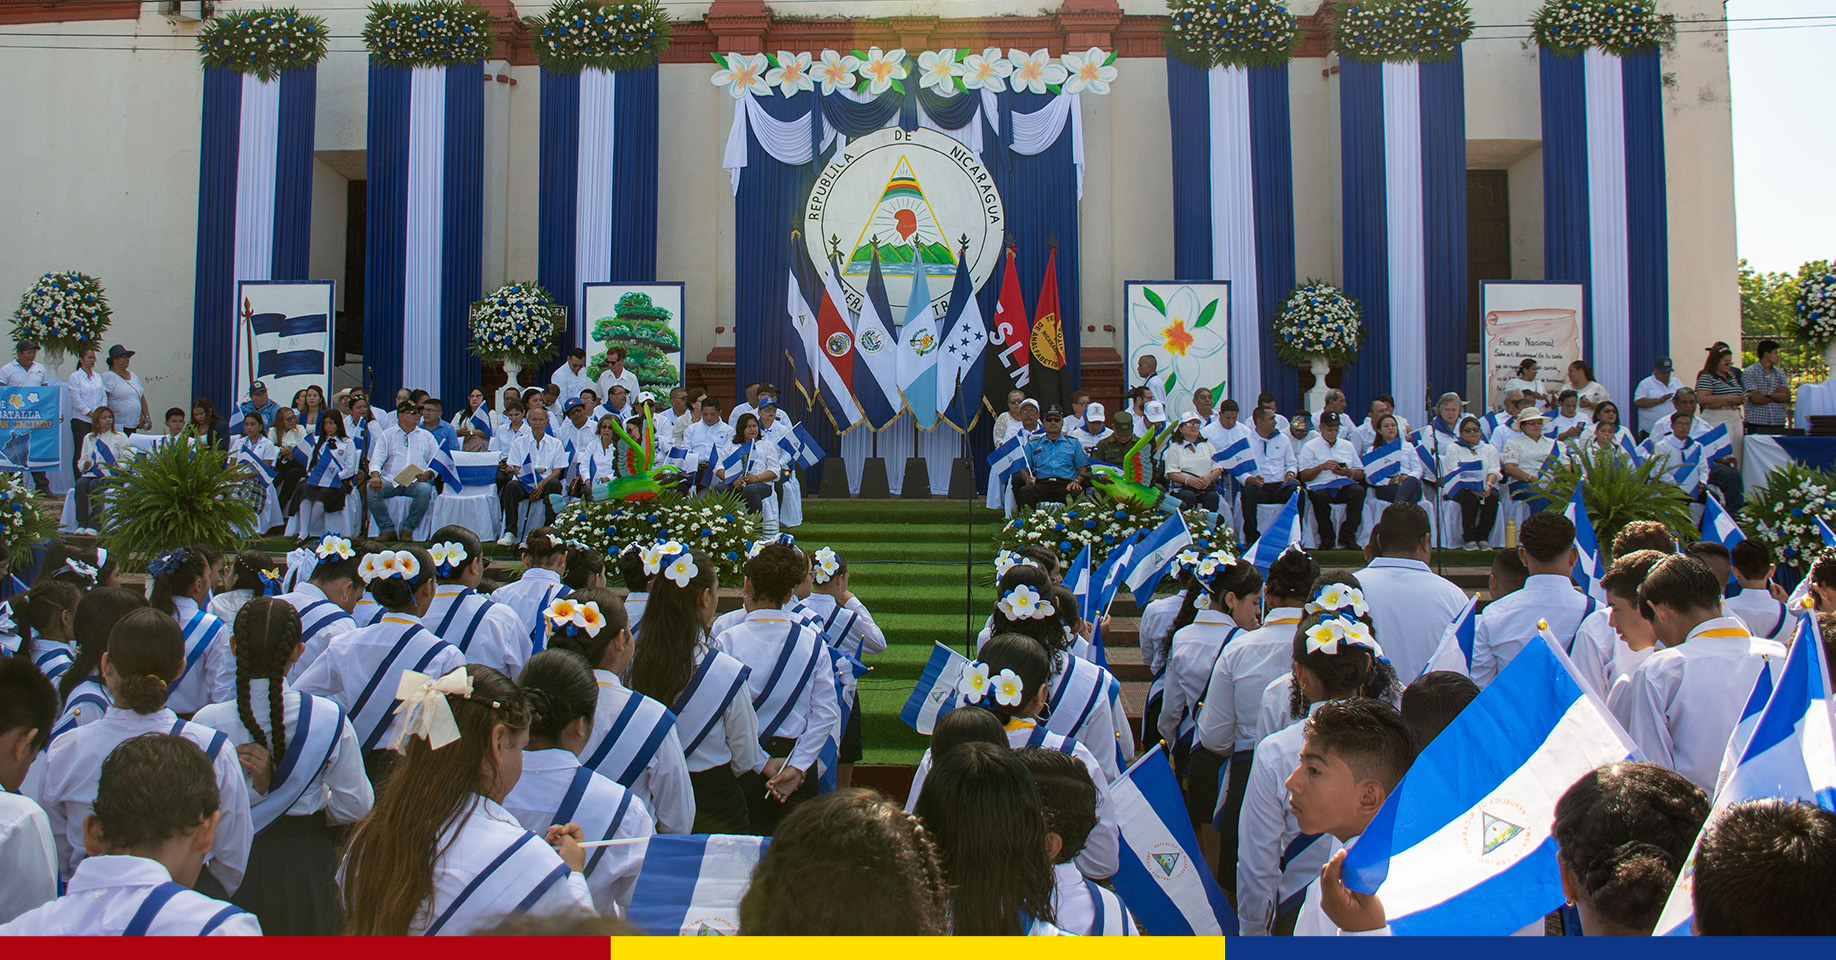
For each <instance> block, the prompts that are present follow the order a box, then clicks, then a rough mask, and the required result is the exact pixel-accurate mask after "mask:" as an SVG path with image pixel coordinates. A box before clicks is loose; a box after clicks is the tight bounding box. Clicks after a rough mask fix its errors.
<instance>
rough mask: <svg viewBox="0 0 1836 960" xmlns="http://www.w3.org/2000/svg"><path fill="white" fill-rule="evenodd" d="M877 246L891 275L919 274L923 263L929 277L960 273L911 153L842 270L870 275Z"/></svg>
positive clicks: (896, 170) (890, 181) (891, 179)
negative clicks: (914, 168)
mask: <svg viewBox="0 0 1836 960" xmlns="http://www.w3.org/2000/svg"><path fill="white" fill-rule="evenodd" d="M876 245H877V246H878V247H879V248H880V271H881V273H883V274H884V275H885V276H888V277H909V276H913V275H914V274H915V273H916V271H917V270H918V268H919V266H922V267H923V269H924V274H925V276H927V277H947V276H950V275H952V274H953V273H954V272H955V271H956V253H955V252H954V251H953V250H951V249H950V244H949V242H948V241H947V240H946V239H945V238H944V234H943V229H942V228H941V227H939V226H938V224H937V216H936V215H935V214H934V213H933V212H932V211H931V201H930V200H929V199H928V198H927V197H925V195H924V186H923V185H922V184H920V183H919V182H918V177H917V176H916V175H915V174H913V173H912V165H911V162H910V161H909V160H907V159H906V158H905V157H900V158H899V163H898V165H897V166H895V167H894V168H893V172H892V176H890V177H888V178H887V180H886V187H885V189H883V190H881V191H880V199H879V201H878V202H876V203H875V204H874V205H873V213H872V214H870V215H869V216H868V217H867V223H866V224H865V225H864V226H862V227H861V235H860V238H859V239H857V240H856V241H855V242H854V250H853V251H852V252H851V253H850V254H849V256H848V264H847V266H846V268H845V269H843V271H842V274H843V275H844V276H850V277H864V276H867V271H868V266H869V263H870V261H871V259H872V256H873V248H874V247H875V246H876Z"/></svg>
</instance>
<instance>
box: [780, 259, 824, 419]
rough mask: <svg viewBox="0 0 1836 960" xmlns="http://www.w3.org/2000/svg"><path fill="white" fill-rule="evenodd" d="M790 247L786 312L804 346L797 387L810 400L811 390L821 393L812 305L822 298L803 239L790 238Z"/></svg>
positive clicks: (818, 337) (818, 346) (818, 341)
mask: <svg viewBox="0 0 1836 960" xmlns="http://www.w3.org/2000/svg"><path fill="white" fill-rule="evenodd" d="M790 245H791V251H790V261H791V265H790V280H789V282H787V283H785V285H784V290H785V298H786V303H785V312H786V314H787V315H788V316H789V317H790V325H791V329H793V330H795V331H797V340H798V342H800V343H801V344H802V345H803V366H802V368H801V369H799V370H798V371H797V374H796V376H797V379H798V381H799V382H798V384H797V387H798V389H800V390H802V391H803V399H805V400H809V399H810V393H811V391H812V390H816V389H821V384H820V379H819V378H820V376H821V370H822V367H821V364H822V332H821V330H820V329H819V328H818V326H817V324H816V307H815V304H817V303H821V302H822V301H821V300H820V299H818V298H819V297H821V296H822V287H821V285H820V282H819V281H818V280H817V279H816V270H815V267H814V266H812V265H811V263H810V258H809V257H807V256H804V255H803V241H802V239H801V238H800V237H798V236H796V235H795V234H793V235H792V236H791V241H790ZM805 377H808V378H809V381H810V385H809V386H808V387H805V386H804V385H803V383H802V382H801V381H802V380H803V379H804V378H805Z"/></svg>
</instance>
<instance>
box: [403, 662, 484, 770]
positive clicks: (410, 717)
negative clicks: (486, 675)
mask: <svg viewBox="0 0 1836 960" xmlns="http://www.w3.org/2000/svg"><path fill="white" fill-rule="evenodd" d="M455 695H457V696H461V697H469V696H471V695H472V675H471V674H469V673H467V672H466V670H465V668H464V667H454V668H453V669H452V670H451V671H450V672H448V673H447V674H446V676H444V677H440V678H438V679H435V678H433V677H430V676H428V675H427V674H425V673H420V672H418V671H414V670H403V671H402V680H401V683H399V684H397V685H396V688H395V699H396V700H398V701H400V702H398V703H397V704H396V705H395V714H396V716H398V717H401V718H402V724H401V726H400V727H399V728H398V729H397V730H396V732H395V739H394V741H393V742H391V743H390V744H389V747H390V749H392V750H396V751H398V752H402V753H406V752H407V750H406V745H407V743H408V738H409V737H422V738H424V739H426V741H427V745H428V746H430V747H432V748H434V749H435V750H438V749H440V748H441V747H444V746H446V745H447V744H449V743H452V742H453V741H454V740H457V739H459V723H458V721H456V720H454V719H453V708H452V705H451V704H449V703H447V702H446V698H447V697H450V696H455Z"/></svg>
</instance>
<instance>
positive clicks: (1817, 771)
mask: <svg viewBox="0 0 1836 960" xmlns="http://www.w3.org/2000/svg"><path fill="white" fill-rule="evenodd" d="M1769 672H1770V671H1761V672H1760V675H1759V679H1758V680H1757V681H1756V682H1755V687H1756V688H1757V687H1758V686H1761V685H1764V684H1766V683H1767V682H1768V677H1767V674H1768V673H1769ZM1829 676H1830V666H1829V664H1828V663H1827V662H1825V660H1824V656H1823V642H1822V639H1821V637H1820V636H1819V635H1818V631H1817V618H1816V617H1813V616H1808V615H1807V616H1804V617H1801V618H1799V620H1798V632H1797V635H1796V637H1795V638H1794V639H1793V640H1792V644H1791V652H1790V653H1788V654H1786V655H1785V666H1784V668H1783V669H1781V670H1780V671H1779V680H1778V685H1777V686H1776V687H1774V689H1773V690H1772V694H1771V696H1770V697H1768V698H1767V700H1766V706H1765V708H1764V709H1763V710H1761V711H1760V713H1759V718H1758V720H1757V721H1755V722H1754V723H1753V726H1752V729H1751V733H1750V735H1749V736H1748V737H1747V741H1746V743H1745V745H1744V746H1743V748H1742V749H1741V751H1740V760H1739V762H1738V763H1736V764H1735V765H1734V767H1733V768H1732V769H1731V770H1730V769H1727V768H1725V767H1724V768H1723V770H1722V772H1721V777H1720V778H1719V779H1720V783H1721V785H1720V787H1719V788H1718V789H1717V790H1716V791H1715V802H1714V806H1713V808H1712V809H1711V810H1710V812H1709V823H1710V824H1713V823H1714V822H1715V817H1716V815H1717V814H1719V813H1720V812H1721V811H1723V810H1725V809H1727V808H1728V807H1730V806H1732V805H1734V804H1736V803H1744V802H1746V801H1748V800H1764V799H1767V798H1769V797H1777V798H1780V799H1784V800H1802V801H1804V802H1806V803H1814V804H1816V805H1817V806H1819V807H1822V808H1823V809H1825V810H1836V721H1833V720H1832V717H1831V713H1830V691H1829ZM1758 695H1759V693H1758V690H1757V689H1756V690H1755V693H1754V696H1758ZM1752 703H1753V701H1752V698H1749V699H1748V702H1747V704H1748V709H1749V710H1751V709H1752ZM1745 722H1746V721H1745V719H1744V718H1743V720H1742V723H1743V724H1744V723H1745ZM1740 736H1741V730H1740V728H1739V727H1738V726H1737V727H1736V728H1735V732H1734V737H1735V738H1739V737H1740ZM1704 829H1705V830H1706V829H1707V827H1706V825H1705V827H1704ZM1701 845H1702V838H1701V837H1700V836H1698V837H1697V838H1696V846H1695V847H1694V848H1691V850H1690V852H1689V859H1688V860H1686V861H1684V863H1683V869H1682V870H1681V871H1680V872H1679V873H1678V878H1679V879H1678V880H1677V885H1676V886H1675V887H1673V888H1672V889H1671V891H1670V901H1669V902H1668V903H1666V904H1665V905H1664V912H1663V914H1661V915H1660V916H1659V917H1658V923H1657V929H1656V931H1654V932H1655V934H1656V935H1658V936H1688V935H1689V934H1690V929H1689V928H1690V921H1691V920H1693V919H1694V918H1695V907H1694V905H1693V903H1692V892H1693V889H1694V878H1695V866H1696V850H1697V849H1698V848H1700V847H1701Z"/></svg>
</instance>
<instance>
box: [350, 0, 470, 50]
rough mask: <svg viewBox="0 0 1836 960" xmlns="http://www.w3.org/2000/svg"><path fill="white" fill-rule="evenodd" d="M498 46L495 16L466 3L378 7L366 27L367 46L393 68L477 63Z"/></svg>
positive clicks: (429, 1) (448, 0)
mask: <svg viewBox="0 0 1836 960" xmlns="http://www.w3.org/2000/svg"><path fill="white" fill-rule="evenodd" d="M496 42H497V38H496V36H495V35H494V34H493V33H492V31H491V15H490V14H488V13H486V12H485V11H484V10H483V9H482V8H480V7H479V6H478V5H476V4H473V3H468V2H465V0H421V2H419V3H374V4H371V5H370V16H369V19H368V20H366V21H365V22H364V25H363V45H364V47H366V48H367V49H368V50H369V51H370V56H371V57H374V58H375V59H376V60H378V61H380V62H381V63H383V64H384V65H386V66H391V67H447V66H452V65H454V64H460V63H478V62H480V61H483V60H484V59H485V58H486V57H489V56H490V55H491V48H492V46H493V45H494V44H496Z"/></svg>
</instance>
